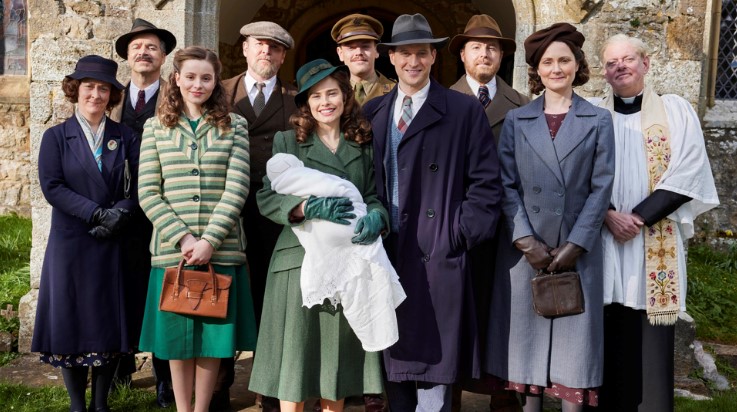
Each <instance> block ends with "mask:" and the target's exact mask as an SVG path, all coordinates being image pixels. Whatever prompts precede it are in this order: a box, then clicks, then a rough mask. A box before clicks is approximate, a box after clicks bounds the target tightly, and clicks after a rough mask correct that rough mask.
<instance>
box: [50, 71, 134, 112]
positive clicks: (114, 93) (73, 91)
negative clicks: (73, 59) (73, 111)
mask: <svg viewBox="0 0 737 412" xmlns="http://www.w3.org/2000/svg"><path fill="white" fill-rule="evenodd" d="M85 80H87V79H86V78H84V79H82V80H77V79H72V78H71V77H64V80H62V81H61V90H62V91H64V97H66V99H67V101H69V102H71V103H77V102H78V101H79V85H80V84H82V82H83V81H85ZM90 80H94V79H90ZM108 85H110V98H109V99H108V101H107V106H105V110H107V111H110V110H112V109H113V107H115V106H117V105H118V103H120V101H121V100H123V92H122V91H121V90H118V88H117V87H115V86H113V85H112V84H110V83H108Z"/></svg>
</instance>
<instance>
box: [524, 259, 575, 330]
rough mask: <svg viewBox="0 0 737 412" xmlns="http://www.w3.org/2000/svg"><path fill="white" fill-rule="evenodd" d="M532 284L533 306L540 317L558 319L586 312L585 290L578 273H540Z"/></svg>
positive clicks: (533, 279)
mask: <svg viewBox="0 0 737 412" xmlns="http://www.w3.org/2000/svg"><path fill="white" fill-rule="evenodd" d="M530 283H532V305H533V306H534V308H535V313H537V314H538V315H540V316H544V317H546V318H557V317H562V316H570V315H578V314H580V313H583V312H584V302H583V290H582V289H581V278H580V277H579V276H578V273H576V272H560V273H545V272H543V271H539V272H538V273H537V276H535V277H534V278H532V281H531V282H530Z"/></svg>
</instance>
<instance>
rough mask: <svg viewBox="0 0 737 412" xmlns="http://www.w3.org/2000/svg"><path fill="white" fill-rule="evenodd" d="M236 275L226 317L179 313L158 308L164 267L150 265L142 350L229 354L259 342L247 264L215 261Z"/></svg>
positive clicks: (165, 355)
mask: <svg viewBox="0 0 737 412" xmlns="http://www.w3.org/2000/svg"><path fill="white" fill-rule="evenodd" d="M213 267H214V268H215V272H216V273H220V274H223V275H229V276H232V277H233V281H232V283H231V286H230V288H231V289H230V296H229V298H228V316H227V318H225V319H215V318H206V317H199V316H187V315H179V314H176V313H171V312H162V311H160V310H159V297H160V296H161V283H162V281H163V279H164V269H163V268H156V267H155V268H151V276H150V278H149V281H148V295H147V296H146V311H145V313H144V315H143V328H142V330H141V341H140V345H139V347H140V350H142V351H145V352H153V353H155V354H156V357H158V358H161V359H192V358H229V357H233V356H234V355H235V352H236V351H239V350H253V349H254V347H255V346H256V345H255V344H256V318H255V315H254V312H253V299H252V298H251V288H250V285H249V280H248V272H247V271H246V266H245V265H240V266H221V265H213Z"/></svg>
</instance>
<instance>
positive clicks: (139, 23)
mask: <svg viewBox="0 0 737 412" xmlns="http://www.w3.org/2000/svg"><path fill="white" fill-rule="evenodd" d="M144 33H153V34H155V35H156V36H157V37H158V38H159V39H160V40H161V41H162V42H163V43H164V46H165V47H166V50H164V53H165V54H169V53H171V52H172V50H174V48H175V47H177V38H176V37H174V35H173V34H172V33H171V32H170V31H168V30H164V29H160V28H158V27H156V26H154V25H153V23H151V22H148V21H146V20H144V19H140V18H138V19H135V20H133V27H132V28H131V31H130V32H128V33H126V34H124V35H122V36H120V37H118V40H115V51H116V52H117V53H118V56H120V57H122V58H123V59H127V58H128V43H130V42H131V40H133V38H134V37H136V36H138V35H139V34H144Z"/></svg>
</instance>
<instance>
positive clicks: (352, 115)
mask: <svg viewBox="0 0 737 412" xmlns="http://www.w3.org/2000/svg"><path fill="white" fill-rule="evenodd" d="M328 77H332V78H333V79H335V80H336V81H337V82H338V87H340V91H341V93H343V100H344V104H343V114H342V115H340V130H341V131H342V132H343V135H344V137H345V140H348V141H354V142H356V143H358V144H364V143H367V142H370V141H371V137H372V132H371V123H369V122H368V120H366V119H364V117H363V114H362V113H361V107H360V106H359V105H358V103H357V102H356V99H355V97H354V96H353V88H352V87H351V82H350V80H349V77H348V73H346V72H343V71H334V72H333V73H330V74H329V75H328V76H327V77H325V78H326V79H327V78H328ZM308 93H309V90H308ZM308 101H309V98H308V99H306V100H305V102H304V103H302V104H301V105H300V106H299V107H298V108H297V112H296V113H294V114H293V115H292V116H291V117H290V118H289V121H290V122H291V123H292V125H293V126H294V131H295V132H296V135H297V142H299V143H304V142H305V141H306V140H307V138H308V137H309V136H310V134H312V132H314V131H315V127H317V120H315V118H314V117H313V116H312V112H311V111H310V105H309V103H308Z"/></svg>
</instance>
